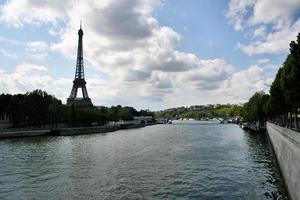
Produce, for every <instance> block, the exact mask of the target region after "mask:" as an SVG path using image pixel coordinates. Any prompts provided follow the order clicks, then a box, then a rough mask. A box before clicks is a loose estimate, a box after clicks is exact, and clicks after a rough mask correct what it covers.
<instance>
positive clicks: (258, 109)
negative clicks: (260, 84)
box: [242, 33, 300, 129]
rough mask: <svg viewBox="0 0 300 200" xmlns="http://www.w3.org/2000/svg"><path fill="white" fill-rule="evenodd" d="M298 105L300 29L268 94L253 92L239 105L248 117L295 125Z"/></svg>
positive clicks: (299, 98)
mask: <svg viewBox="0 0 300 200" xmlns="http://www.w3.org/2000/svg"><path fill="white" fill-rule="evenodd" d="M299 109H300V33H299V34H298V36H297V41H292V42H291V43H290V53H289V55H288V56H287V58H286V60H285V62H284V63H283V65H282V66H281V67H280V68H279V70H278V72H277V74H276V77H275V80H274V81H273V83H272V85H271V87H270V94H269V95H268V94H264V93H263V92H257V93H255V94H254V95H253V96H252V97H251V98H250V99H249V101H248V102H247V103H246V104H245V105H244V107H243V109H242V116H243V117H244V118H245V119H246V120H247V121H257V120H260V121H266V120H267V119H269V120H271V121H273V122H276V123H278V124H281V125H283V126H286V127H289V128H295V129H298V117H297V116H298V113H299Z"/></svg>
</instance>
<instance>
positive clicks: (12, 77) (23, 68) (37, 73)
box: [0, 63, 71, 100]
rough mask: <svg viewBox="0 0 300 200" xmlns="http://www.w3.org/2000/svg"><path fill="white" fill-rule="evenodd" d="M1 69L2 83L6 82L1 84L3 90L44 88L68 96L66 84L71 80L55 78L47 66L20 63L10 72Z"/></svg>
mask: <svg viewBox="0 0 300 200" xmlns="http://www.w3.org/2000/svg"><path fill="white" fill-rule="evenodd" d="M0 71H1V76H0V83H5V84H3V85H2V84H1V86H2V88H1V91H4V92H8V93H13V94H16V93H25V92H27V91H33V90H35V89H42V90H46V91H47V92H48V93H50V94H55V96H56V97H58V98H61V99H63V100H64V99H65V98H66V97H67V96H66V89H67V88H66V86H67V85H70V83H71V80H68V79H65V78H59V79H53V78H52V77H51V76H50V75H49V72H48V69H47V68H46V67H45V66H39V65H33V64H28V63H24V64H21V65H18V66H17V67H16V69H15V70H14V71H13V72H10V73H9V72H7V71H5V70H1V69H0Z"/></svg>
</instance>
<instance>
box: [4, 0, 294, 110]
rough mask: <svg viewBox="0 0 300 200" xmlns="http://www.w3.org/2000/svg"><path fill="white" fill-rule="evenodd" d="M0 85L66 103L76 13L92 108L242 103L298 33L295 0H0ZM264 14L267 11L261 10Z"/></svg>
mask: <svg viewBox="0 0 300 200" xmlns="http://www.w3.org/2000/svg"><path fill="white" fill-rule="evenodd" d="M0 6H1V8H0V9H1V15H0V27H1V31H0V42H1V47H0V72H1V75H0V92H4V93H25V92H26V91H30V90H33V89H37V88H40V89H43V90H46V91H47V92H48V93H50V94H53V95H55V96H56V97H58V98H60V99H62V100H63V101H65V100H66V98H67V97H68V95H69V93H70V90H71V87H72V79H73V77H74V71H75V62H76V48H77V37H78V36H77V30H78V28H79V21H80V20H83V30H84V33H85V34H84V58H85V69H86V80H87V88H88V91H89V95H90V97H91V98H92V100H93V102H94V104H96V105H106V106H111V105H116V104H121V105H130V106H134V107H137V108H150V109H153V110H159V109H164V108H169V107H176V106H181V105H183V106H189V105H195V104H209V103H239V102H245V101H246V100H247V99H248V98H249V97H250V96H251V95H252V94H253V93H254V92H255V91H259V90H264V91H266V92H267V91H268V85H269V84H270V83H271V82H272V80H273V79H274V76H275V74H276V72H277V70H278V68H279V67H280V65H281V63H283V61H284V59H285V57H286V55H287V54H288V49H289V42H290V41H291V40H295V39H296V35H297V32H298V31H299V30H300V17H299V9H300V1H299V0H287V1H286V2H285V6H284V7H283V6H282V2H281V1H280V0H265V1H252V0H230V1H229V0H228V1H219V0H200V1H199V0H189V1H175V0H164V1H161V0H103V1H101V2H99V1H94V0H87V1H84V2H82V1H77V0H75V1H63V2H61V1H59V0H52V1H51V0H42V1H36V0H11V1H4V0H0ZM266 13H268V14H266Z"/></svg>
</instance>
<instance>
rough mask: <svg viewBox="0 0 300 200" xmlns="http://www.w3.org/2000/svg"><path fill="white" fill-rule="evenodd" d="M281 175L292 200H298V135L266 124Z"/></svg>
mask: <svg viewBox="0 0 300 200" xmlns="http://www.w3.org/2000/svg"><path fill="white" fill-rule="evenodd" d="M267 129H268V134H269V137H270V140H271V143H272V145H273V149H274V151H275V154H276V157H277V160H278V162H279V166H280V169H281V173H282V175H283V178H284V180H285V183H286V186H287V189H288V192H289V194H290V196H291V198H292V200H299V199H300V133H297V132H295V131H292V130H290V129H286V128H283V127H280V126H277V125H275V124H272V123H269V122H268V123H267Z"/></svg>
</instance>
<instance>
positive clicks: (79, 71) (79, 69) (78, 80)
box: [67, 24, 93, 105]
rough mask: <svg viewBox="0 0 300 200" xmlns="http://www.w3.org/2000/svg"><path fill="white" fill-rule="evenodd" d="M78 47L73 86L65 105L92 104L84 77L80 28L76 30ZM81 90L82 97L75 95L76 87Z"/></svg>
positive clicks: (81, 32) (81, 31)
mask: <svg viewBox="0 0 300 200" xmlns="http://www.w3.org/2000/svg"><path fill="white" fill-rule="evenodd" d="M78 36H79V38H78V49H77V61H76V71H75V79H74V81H73V87H72V90H71V94H70V97H69V98H68V99H67V105H93V104H92V101H91V99H90V98H89V95H88V92H87V89H86V81H85V79H84V65H83V45H82V36H83V30H82V28H81V24H80V29H79V31H78ZM79 88H81V90H82V98H78V97H77V92H78V89H79Z"/></svg>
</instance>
